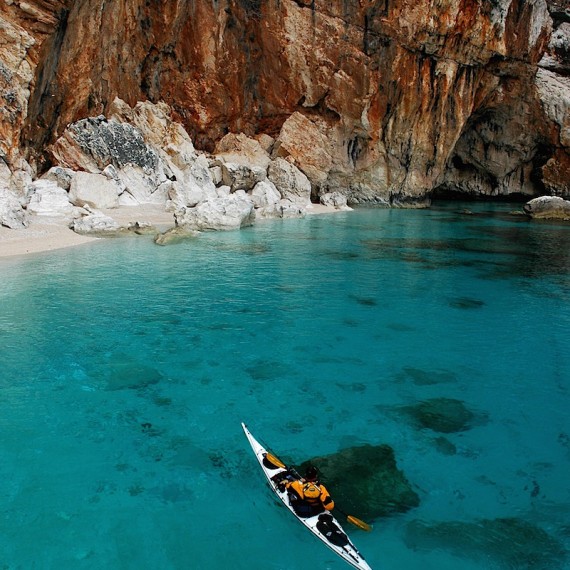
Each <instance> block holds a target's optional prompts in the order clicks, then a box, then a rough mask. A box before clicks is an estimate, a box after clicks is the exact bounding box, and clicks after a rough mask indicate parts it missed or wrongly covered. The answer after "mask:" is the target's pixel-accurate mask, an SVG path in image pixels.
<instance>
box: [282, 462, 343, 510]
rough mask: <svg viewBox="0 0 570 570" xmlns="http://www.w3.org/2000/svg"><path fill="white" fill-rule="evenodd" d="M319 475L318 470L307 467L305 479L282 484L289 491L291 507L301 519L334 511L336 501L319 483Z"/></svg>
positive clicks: (286, 481)
mask: <svg viewBox="0 0 570 570" xmlns="http://www.w3.org/2000/svg"><path fill="white" fill-rule="evenodd" d="M318 474H319V473H318V470H317V468H316V467H314V466H313V465H311V466H309V467H307V470H306V471H305V477H303V478H301V479H296V480H294V481H288V480H283V481H282V482H281V483H280V485H281V486H282V488H284V489H287V492H288V493H289V501H290V502H291V506H292V507H293V510H294V511H295V512H296V513H297V515H298V516H300V517H304V518H307V517H312V516H314V515H318V514H320V513H322V512H324V511H325V510H326V511H332V510H333V509H334V501H333V500H332V499H331V496H330V495H329V492H328V491H327V488H326V487H325V486H324V485H323V484H322V483H321V482H320V481H319V479H318Z"/></svg>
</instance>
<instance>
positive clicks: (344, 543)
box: [241, 423, 372, 570]
mask: <svg viewBox="0 0 570 570" xmlns="http://www.w3.org/2000/svg"><path fill="white" fill-rule="evenodd" d="M241 427H242V428H243V431H244V433H245V435H246V437H247V439H248V441H249V443H250V445H251V448H252V449H253V452H254V453H255V456H256V457H257V461H258V462H259V465H260V466H261V469H262V470H263V473H264V474H265V477H266V478H267V481H268V482H269V486H270V487H271V490H272V491H273V492H274V493H275V494H276V495H277V496H278V497H279V499H281V501H282V503H283V504H284V505H285V506H286V507H287V508H288V509H289V511H291V513H292V514H293V516H294V517H295V518H296V519H297V520H298V521H299V522H301V523H302V524H303V525H304V526H305V527H306V528H307V529H309V530H310V531H311V532H312V533H313V534H314V535H315V536H316V537H317V538H318V539H319V540H320V541H321V542H323V543H324V544H325V545H326V546H328V547H329V548H330V549H331V550H332V551H333V552H334V553H336V554H338V555H339V556H340V557H341V558H342V559H343V560H344V561H345V562H348V564H350V565H351V566H352V567H354V568H358V569H359V570H372V569H371V568H370V566H369V565H368V563H367V562H366V560H364V558H362V555H361V554H360V552H358V550H357V548H356V546H354V544H352V542H351V541H350V539H349V538H348V536H347V534H346V533H345V532H344V530H343V529H342V527H341V526H340V524H339V522H338V521H337V520H336V519H335V518H334V517H333V516H332V515H331V514H330V513H324V514H318V515H314V516H312V517H308V518H303V517H300V516H298V515H297V513H296V512H295V511H294V510H293V507H292V505H291V502H290V501H289V494H288V492H287V491H286V490H284V489H283V488H281V489H280V487H279V485H278V482H279V481H281V480H282V479H284V478H286V477H287V478H288V479H289V480H291V478H292V477H293V478H299V475H298V474H297V473H296V472H295V471H294V470H289V469H288V468H287V467H286V466H285V465H284V464H283V463H282V462H281V461H280V460H279V459H278V458H276V457H275V456H274V455H273V454H271V453H269V452H268V451H267V449H266V448H265V447H263V445H261V443H259V442H258V441H257V440H256V439H255V438H254V437H253V435H251V433H250V431H249V430H248V429H247V427H246V425H245V424H244V423H242V424H241ZM268 455H269V458H268ZM282 489H283V490H282Z"/></svg>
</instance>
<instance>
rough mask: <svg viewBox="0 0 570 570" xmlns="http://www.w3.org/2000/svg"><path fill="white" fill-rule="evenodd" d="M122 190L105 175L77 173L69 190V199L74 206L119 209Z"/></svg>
mask: <svg viewBox="0 0 570 570" xmlns="http://www.w3.org/2000/svg"><path fill="white" fill-rule="evenodd" d="M120 193H121V188H120V187H119V186H118V185H117V183H116V182H115V181H114V180H110V179H109V178H107V177H106V176H104V175H103V174H93V173H90V172H82V171H80V172H76V173H75V176H74V177H73V180H72V181H71V186H70V188H69V199H70V201H71V203H72V204H73V205H74V206H85V205H86V204H87V205H88V206H91V207H92V208H117V207H118V206H119V194H120Z"/></svg>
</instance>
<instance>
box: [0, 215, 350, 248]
mask: <svg viewBox="0 0 570 570" xmlns="http://www.w3.org/2000/svg"><path fill="white" fill-rule="evenodd" d="M338 211H339V210H336V209H335V208H333V207H331V206H323V205H321V204H312V206H311V207H310V208H309V209H308V210H307V214H308V215H313V214H330V213H335V212H338ZM103 213H104V214H106V215H107V216H110V217H111V218H113V219H114V220H116V221H117V222H118V223H119V224H121V225H123V226H127V225H128V224H129V223H134V222H146V223H149V224H152V225H154V226H155V227H156V228H157V229H158V230H159V231H165V230H166V229H168V228H170V227H172V226H174V217H173V215H172V214H171V213H168V212H165V211H164V210H163V209H162V208H161V207H160V206H155V205H151V204H145V205H141V206H123V207H121V208H116V209H113V210H103ZM97 239H101V238H96V237H91V236H82V235H79V234H77V233H75V232H74V231H73V230H71V229H69V220H66V219H64V218H51V217H47V216H30V225H29V226H28V227H27V228H25V229H22V230H11V229H9V228H5V227H2V226H0V258H2V257H11V256H15V255H25V254H28V253H40V252H42V251H51V250H54V249H62V248H65V247H72V246H75V245H81V244H84V243H88V242H91V241H94V240H97Z"/></svg>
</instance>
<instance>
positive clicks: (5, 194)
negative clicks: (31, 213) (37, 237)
mask: <svg viewBox="0 0 570 570" xmlns="http://www.w3.org/2000/svg"><path fill="white" fill-rule="evenodd" d="M0 225H2V226H6V227H7V228H11V229H14V230H17V229H22V228H26V227H28V218H27V216H26V213H25V211H24V209H23V208H22V204H21V202H20V200H18V198H17V197H16V196H15V195H14V194H13V193H12V192H10V191H9V190H8V189H7V188H0Z"/></svg>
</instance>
